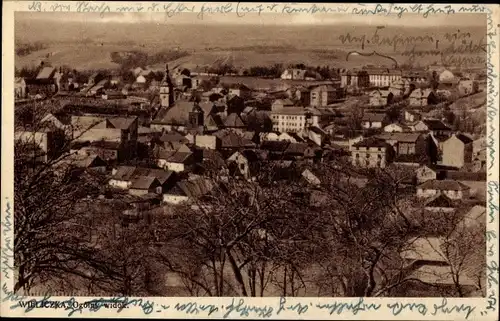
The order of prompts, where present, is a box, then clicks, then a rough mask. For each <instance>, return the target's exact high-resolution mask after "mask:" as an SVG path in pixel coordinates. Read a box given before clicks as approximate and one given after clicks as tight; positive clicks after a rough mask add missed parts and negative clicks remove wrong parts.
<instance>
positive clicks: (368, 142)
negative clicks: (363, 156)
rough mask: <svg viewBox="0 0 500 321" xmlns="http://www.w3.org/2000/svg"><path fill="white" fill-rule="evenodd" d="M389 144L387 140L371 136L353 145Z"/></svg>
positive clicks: (373, 145) (379, 145)
mask: <svg viewBox="0 0 500 321" xmlns="http://www.w3.org/2000/svg"><path fill="white" fill-rule="evenodd" d="M388 146H389V144H387V143H386V142H385V141H383V140H381V139H378V138H376V137H369V138H366V139H363V140H362V141H360V142H357V143H356V144H354V145H353V147H386V148H387V147H388Z"/></svg>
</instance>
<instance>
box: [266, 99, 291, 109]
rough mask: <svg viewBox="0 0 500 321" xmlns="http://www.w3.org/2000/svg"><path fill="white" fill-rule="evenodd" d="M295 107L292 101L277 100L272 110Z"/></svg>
mask: <svg viewBox="0 0 500 321" xmlns="http://www.w3.org/2000/svg"><path fill="white" fill-rule="evenodd" d="M294 105H295V104H294V102H293V101H291V100H290V99H276V100H275V101H274V102H273V103H272V105H271V110H280V109H282V108H286V107H293V106H294Z"/></svg>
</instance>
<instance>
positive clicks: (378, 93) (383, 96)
mask: <svg viewBox="0 0 500 321" xmlns="http://www.w3.org/2000/svg"><path fill="white" fill-rule="evenodd" d="M393 98H394V94H393V93H392V92H390V91H388V90H380V89H377V90H374V91H372V92H371V93H370V107H383V106H387V105H390V104H391V103H392V100H393Z"/></svg>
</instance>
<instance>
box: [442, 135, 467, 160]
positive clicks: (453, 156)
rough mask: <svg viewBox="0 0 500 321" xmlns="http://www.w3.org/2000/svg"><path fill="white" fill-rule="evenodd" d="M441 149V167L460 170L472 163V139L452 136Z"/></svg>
mask: <svg viewBox="0 0 500 321" xmlns="http://www.w3.org/2000/svg"><path fill="white" fill-rule="evenodd" d="M441 148H442V161H441V164H442V165H445V166H453V167H456V168H462V167H464V166H466V165H468V164H470V163H472V161H473V139H471V138H470V137H468V136H466V135H464V134H460V133H459V134H453V135H452V136H451V137H450V138H448V139H447V140H445V141H444V142H443V144H442V146H441Z"/></svg>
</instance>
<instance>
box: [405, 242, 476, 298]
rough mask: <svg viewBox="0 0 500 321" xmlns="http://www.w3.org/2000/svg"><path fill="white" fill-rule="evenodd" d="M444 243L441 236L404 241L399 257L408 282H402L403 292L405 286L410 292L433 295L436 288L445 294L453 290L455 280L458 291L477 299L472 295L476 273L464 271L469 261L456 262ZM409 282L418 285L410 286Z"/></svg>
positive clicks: (474, 290) (472, 270)
mask: <svg viewBox="0 0 500 321" xmlns="http://www.w3.org/2000/svg"><path fill="white" fill-rule="evenodd" d="M447 241H448V240H447V239H446V238H445V237H441V236H425V237H412V238H410V239H409V240H408V241H407V243H406V246H405V248H404V250H403V251H402V252H401V258H402V259H403V260H404V261H405V262H406V269H405V270H406V271H407V276H406V278H407V279H408V280H409V281H408V282H406V283H405V284H406V287H405V292H406V293H408V286H409V285H411V289H410V291H412V292H413V291H419V290H420V291H424V293H425V292H427V293H428V291H432V292H435V291H436V289H441V290H443V291H446V290H447V289H450V288H455V287H456V280H457V278H459V280H460V285H461V290H462V292H464V293H468V294H470V295H471V296H472V295H473V296H477V294H475V295H474V293H475V292H476V291H477V285H476V284H477V283H478V280H479V279H480V278H478V276H479V273H476V272H475V269H470V268H468V266H467V265H469V264H470V263H472V262H470V263H468V262H462V263H459V262H456V261H457V259H458V258H457V257H456V254H454V251H453V250H452V248H451V246H450V244H448V242H447ZM450 250H451V251H450ZM471 259H473V257H471ZM474 261H475V260H474ZM457 263H458V264H457ZM457 266H459V267H458V268H457ZM469 266H470V265H469ZM473 273H474V274H477V275H473ZM411 280H418V282H416V283H412V282H413V281H411ZM479 282H480V283H483V281H479ZM413 284H414V285H413ZM413 288H414V289H413ZM417 293H420V292H417ZM414 295H415V296H417V295H422V294H414Z"/></svg>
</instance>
